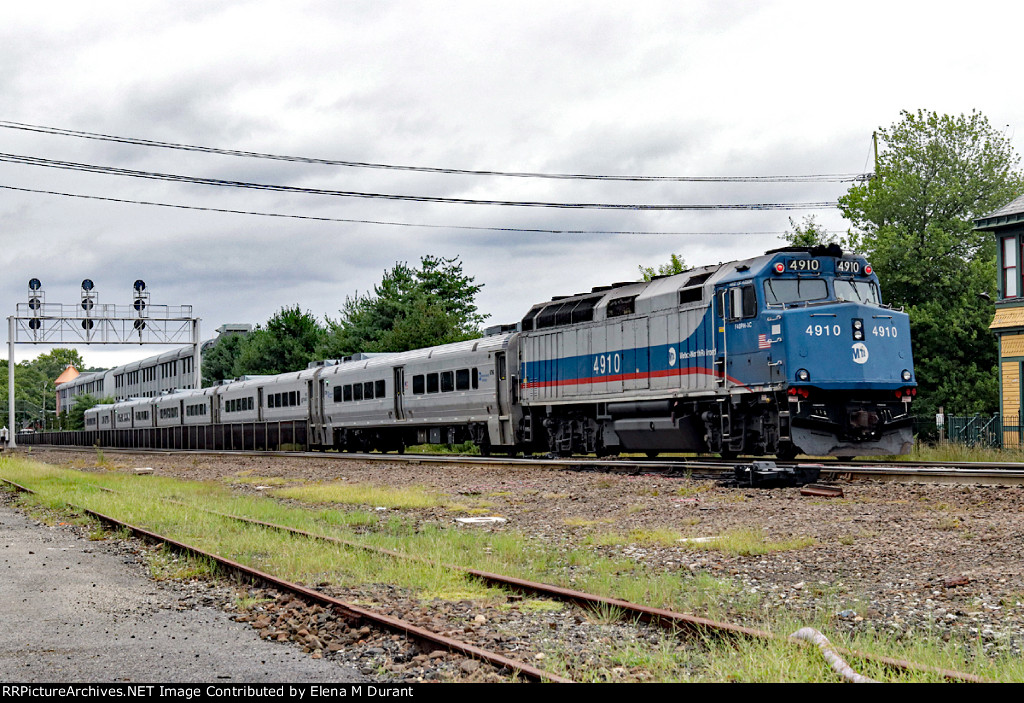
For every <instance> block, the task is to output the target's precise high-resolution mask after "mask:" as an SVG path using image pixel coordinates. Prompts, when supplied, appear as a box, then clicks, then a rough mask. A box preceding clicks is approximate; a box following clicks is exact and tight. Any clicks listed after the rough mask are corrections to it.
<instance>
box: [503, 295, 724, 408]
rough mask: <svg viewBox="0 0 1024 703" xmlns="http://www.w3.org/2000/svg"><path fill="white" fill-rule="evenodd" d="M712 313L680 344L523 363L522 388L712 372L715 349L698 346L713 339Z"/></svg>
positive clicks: (706, 312) (705, 316) (705, 314)
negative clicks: (702, 341)
mask: <svg viewBox="0 0 1024 703" xmlns="http://www.w3.org/2000/svg"><path fill="white" fill-rule="evenodd" d="M713 332H714V320H713V319H712V314H711V310H710V309H708V310H706V311H705V313H704V316H703V317H702V318H701V321H700V324H698V325H697V328H696V329H695V330H694V331H693V333H692V334H691V335H690V336H689V337H687V338H686V339H685V340H683V341H681V342H675V343H672V344H658V345H654V346H647V347H630V348H626V349H611V350H608V351H606V352H602V353H597V354H581V355H576V356H569V357H560V358H557V359H540V360H536V361H524V362H523V363H522V365H521V367H520V372H521V376H520V378H521V379H522V382H523V385H524V386H525V387H527V388H533V387H539V386H559V385H579V384H586V383H607V382H609V381H617V380H628V379H634V378H645V377H646V378H651V377H659V376H671V375H684V374H688V373H700V374H707V375H711V374H713V373H714V355H715V349H714V347H712V348H710V349H709V348H707V347H706V346H701V347H698V346H697V345H698V344H701V341H700V340H706V339H709V338H710V339H714V335H713Z"/></svg>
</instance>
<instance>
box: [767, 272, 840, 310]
mask: <svg viewBox="0 0 1024 703" xmlns="http://www.w3.org/2000/svg"><path fill="white" fill-rule="evenodd" d="M764 297H765V300H766V301H767V303H768V304H769V305H786V304H787V303H806V302H810V301H812V300H825V299H826V298H828V286H826V285H825V281H823V280H822V279H820V278H769V279H768V280H767V281H765V282H764Z"/></svg>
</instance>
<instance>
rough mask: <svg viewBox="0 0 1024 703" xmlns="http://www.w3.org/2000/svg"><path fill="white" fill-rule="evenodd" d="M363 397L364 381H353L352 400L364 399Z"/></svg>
mask: <svg viewBox="0 0 1024 703" xmlns="http://www.w3.org/2000/svg"><path fill="white" fill-rule="evenodd" d="M362 399H363V384H362V383H353V384H352V400H362Z"/></svg>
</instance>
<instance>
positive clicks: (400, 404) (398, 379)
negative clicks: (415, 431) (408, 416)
mask: <svg viewBox="0 0 1024 703" xmlns="http://www.w3.org/2000/svg"><path fill="white" fill-rule="evenodd" d="M404 400H405V367H404V366H396V367H395V419H396V420H404V419H405V402H404Z"/></svg>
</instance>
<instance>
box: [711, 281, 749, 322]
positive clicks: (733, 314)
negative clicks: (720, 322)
mask: <svg viewBox="0 0 1024 703" xmlns="http://www.w3.org/2000/svg"><path fill="white" fill-rule="evenodd" d="M718 309H719V313H720V314H721V315H722V317H724V318H725V319H726V320H743V319H746V318H748V317H754V316H756V315H757V295H756V294H755V293H754V285H753V284H745V285H742V286H736V287H735V288H729V289H727V290H723V291H721V292H720V293H719V295H718Z"/></svg>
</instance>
